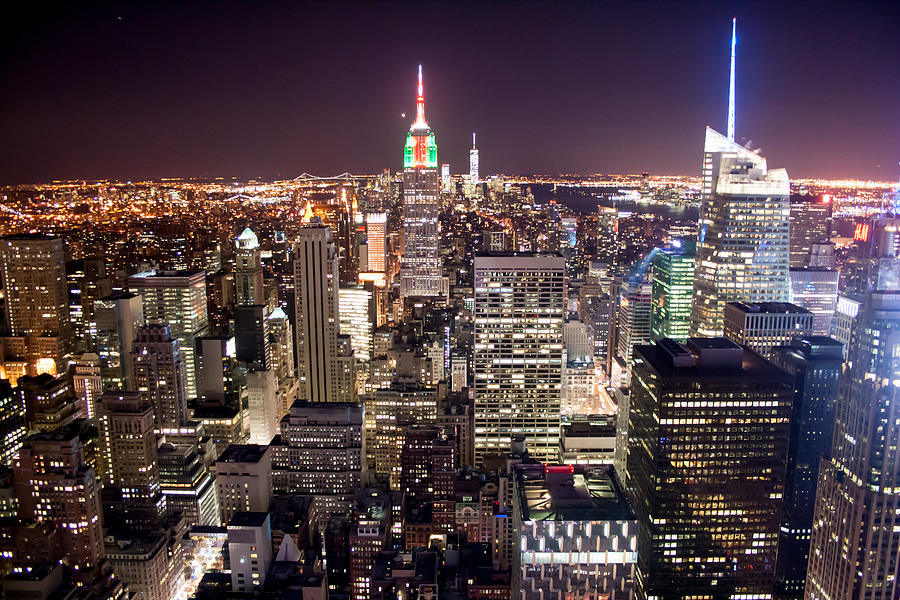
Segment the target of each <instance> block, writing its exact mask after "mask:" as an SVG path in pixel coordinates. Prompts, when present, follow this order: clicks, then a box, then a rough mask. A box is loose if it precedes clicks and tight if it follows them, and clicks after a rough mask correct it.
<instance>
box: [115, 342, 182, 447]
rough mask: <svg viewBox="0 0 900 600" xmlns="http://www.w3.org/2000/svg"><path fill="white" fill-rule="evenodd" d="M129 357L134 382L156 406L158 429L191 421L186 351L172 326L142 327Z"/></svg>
mask: <svg viewBox="0 0 900 600" xmlns="http://www.w3.org/2000/svg"><path fill="white" fill-rule="evenodd" d="M129 360H130V362H131V369H130V370H131V374H132V385H133V386H134V389H135V390H137V391H139V392H140V393H141V394H142V395H143V396H144V399H145V400H146V401H147V402H149V403H150V406H152V407H153V421H154V428H155V429H156V431H158V432H162V431H163V430H165V429H177V428H178V427H180V426H182V425H184V424H185V423H187V420H188V409H187V395H186V393H185V387H186V385H185V364H184V355H183V354H182V352H181V343H180V342H179V341H178V340H177V339H174V338H172V335H171V330H170V328H169V326H168V325H144V326H142V327H138V328H137V330H136V331H135V335H134V343H133V344H132V349H131V354H130V355H129Z"/></svg>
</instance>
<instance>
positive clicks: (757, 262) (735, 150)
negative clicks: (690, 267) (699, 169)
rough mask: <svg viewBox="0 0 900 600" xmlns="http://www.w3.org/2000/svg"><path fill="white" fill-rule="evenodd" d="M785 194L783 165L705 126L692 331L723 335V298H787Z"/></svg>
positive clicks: (788, 243) (788, 286)
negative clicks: (778, 166) (770, 166)
mask: <svg viewBox="0 0 900 600" xmlns="http://www.w3.org/2000/svg"><path fill="white" fill-rule="evenodd" d="M789 193H790V181H789V180H788V176H787V172H786V171H785V170H784V169H768V168H767V165H766V159H765V158H764V157H762V156H761V155H760V154H759V153H757V152H754V151H752V150H749V149H747V148H745V147H744V146H741V145H740V144H737V143H735V142H734V141H733V140H730V139H728V138H726V137H725V136H723V135H722V134H720V133H718V132H716V131H713V130H712V129H710V128H709V127H707V128H706V143H705V146H704V150H703V203H702V206H701V209H700V237H699V240H698V244H697V258H696V269H695V271H694V304H693V307H692V309H691V335H695V336H698V335H699V336H716V335H722V331H723V321H722V319H723V309H724V305H725V304H726V303H728V302H786V301H787V300H788V297H789V295H790V282H789V279H788V259H789V246H790V224H789V223H790V221H789V217H790V214H789V213H790V207H789V202H788V196H789Z"/></svg>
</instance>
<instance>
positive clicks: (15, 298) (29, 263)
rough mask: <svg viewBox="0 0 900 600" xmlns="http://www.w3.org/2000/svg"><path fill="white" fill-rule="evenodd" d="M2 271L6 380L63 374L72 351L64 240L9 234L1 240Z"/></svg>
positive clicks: (0, 266)
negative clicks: (4, 308)
mask: <svg viewBox="0 0 900 600" xmlns="http://www.w3.org/2000/svg"><path fill="white" fill-rule="evenodd" d="M0 269H2V275H3V297H4V299H5V305H6V323H7V327H8V328H9V335H10V337H9V338H6V339H5V340H4V341H5V349H4V356H3V359H4V366H5V371H6V374H5V375H4V377H5V378H7V379H10V381H13V382H15V380H16V379H17V378H18V377H19V376H20V375H32V376H33V375H38V374H40V373H50V374H51V375H56V374H58V373H59V374H62V373H64V372H65V370H66V358H67V355H68V354H69V352H70V351H71V349H72V342H73V339H72V330H71V324H70V322H69V299H68V286H67V281H66V263H65V249H64V247H63V241H62V239H61V238H54V237H48V236H41V235H11V236H6V237H4V238H2V239H0Z"/></svg>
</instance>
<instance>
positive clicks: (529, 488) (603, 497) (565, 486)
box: [511, 463, 640, 600]
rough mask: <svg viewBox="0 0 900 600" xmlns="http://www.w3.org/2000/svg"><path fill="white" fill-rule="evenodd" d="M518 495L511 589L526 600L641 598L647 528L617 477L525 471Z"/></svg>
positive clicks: (548, 468) (566, 469)
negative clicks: (640, 552) (640, 567)
mask: <svg viewBox="0 0 900 600" xmlns="http://www.w3.org/2000/svg"><path fill="white" fill-rule="evenodd" d="M513 487H514V489H513V495H512V500H513V510H512V514H513V528H514V529H513V535H514V543H515V546H517V548H516V551H515V553H514V561H513V565H512V586H511V589H513V590H517V591H518V594H517V595H518V596H519V597H520V598H521V599H522V600H565V599H566V598H572V597H582V596H583V595H585V594H588V593H589V594H590V595H592V596H595V597H598V598H608V599H609V600H630V599H632V598H635V597H637V589H638V588H637V564H638V544H639V543H640V540H639V531H640V526H639V523H638V521H637V518H636V517H635V515H634V513H633V512H632V510H631V509H630V508H629V506H628V502H627V501H626V499H625V496H624V494H623V492H622V489H621V487H620V485H619V483H618V481H617V480H616V477H615V475H614V473H613V471H612V469H606V470H602V469H601V470H590V471H584V470H582V469H576V468H575V467H573V466H571V465H544V464H541V463H537V464H521V465H517V466H516V467H515V479H514V486H513ZM515 538H519V540H516V539H515Z"/></svg>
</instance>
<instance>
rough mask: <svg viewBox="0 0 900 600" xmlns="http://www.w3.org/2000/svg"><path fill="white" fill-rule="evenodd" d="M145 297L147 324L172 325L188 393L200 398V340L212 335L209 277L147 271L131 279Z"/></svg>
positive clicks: (134, 287) (192, 273)
mask: <svg viewBox="0 0 900 600" xmlns="http://www.w3.org/2000/svg"><path fill="white" fill-rule="evenodd" d="M128 285H129V287H130V288H131V289H132V290H135V291H137V292H139V293H140V294H141V300H142V303H143V309H144V319H145V320H146V322H147V323H152V324H161V325H168V326H169V330H170V332H171V334H172V337H173V338H175V339H177V340H178V341H179V342H180V346H181V352H182V354H183V355H184V366H185V372H184V373H185V378H184V379H185V381H184V389H185V391H186V392H187V397H188V398H195V397H197V357H196V344H197V338H198V337H202V336H204V335H206V334H207V333H208V331H209V317H208V314H207V311H206V274H205V273H204V272H203V271H160V272H157V271H146V272H143V273H138V274H137V275H133V276H131V277H129V278H128Z"/></svg>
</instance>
